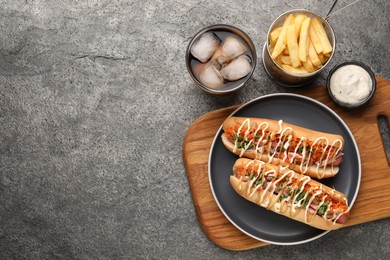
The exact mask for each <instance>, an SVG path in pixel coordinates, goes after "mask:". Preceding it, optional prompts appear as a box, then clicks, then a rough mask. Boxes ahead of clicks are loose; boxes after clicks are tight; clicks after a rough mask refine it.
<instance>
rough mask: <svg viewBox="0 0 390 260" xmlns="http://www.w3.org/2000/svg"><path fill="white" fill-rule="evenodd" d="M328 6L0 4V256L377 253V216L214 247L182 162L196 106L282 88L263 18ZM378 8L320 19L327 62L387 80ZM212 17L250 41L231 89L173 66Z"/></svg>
mask: <svg viewBox="0 0 390 260" xmlns="http://www.w3.org/2000/svg"><path fill="white" fill-rule="evenodd" d="M350 2H351V1H346V0H345V1H339V3H338V4H337V6H336V8H335V10H337V9H339V8H341V7H342V6H345V5H347V4H348V3H350ZM330 5H331V3H330V1H325V0H322V1H309V0H304V1H230V0H226V1H199V0H198V1H192V0H190V1H179V0H169V1H149V0H142V1H139V0H134V1H115V0H109V1H98V0H90V1H69V0H68V1H58V0H57V1H43V0H37V1H31V0H26V1H11V0H8V1H7V0H6V1H4V0H3V1H0V6H1V8H0V32H1V37H0V258H1V259H161V258H162V259H233V258H235V259H236V258H237V259H248V258H263V259H294V258H299V259H313V258H317V257H318V258H325V259H333V258H336V257H337V258H338V257H342V258H350V259H366V258H367V257H368V256H371V257H372V259H385V258H386V256H388V255H389V254H390V219H384V220H379V221H374V222H370V223H367V224H362V225H358V226H354V227H350V228H345V229H342V230H339V231H335V232H331V233H329V234H328V235H326V236H324V237H322V238H320V239H318V240H317V241H314V242H311V243H308V244H304V245H299V246H288V247H282V246H267V247H263V248H259V249H254V250H249V251H243V252H232V251H227V250H224V249H221V248H219V247H218V246H216V245H215V244H213V243H212V242H211V241H210V240H209V239H208V238H207V237H206V236H205V235H204V233H203V232H202V230H201V229H200V227H199V225H198V220H197V217H196V214H195V210H194V207H193V204H192V199H191V193H190V190H189V186H188V181H187V177H186V173H185V169H184V166H183V162H182V142H183V138H184V135H185V133H186V131H187V129H188V126H189V125H190V124H191V123H192V122H193V121H194V120H195V119H196V118H198V117H199V116H200V115H202V114H204V113H206V112H208V111H211V110H214V109H217V108H221V107H226V106H229V105H233V104H238V103H241V102H246V101H249V100H250V99H252V98H255V97H258V96H261V95H264V94H267V93H275V92H285V91H286V89H285V88H283V87H280V86H277V85H275V84H274V83H272V81H271V80H270V79H269V78H268V77H267V76H266V74H265V72H264V69H263V67H262V65H261V56H260V50H261V48H262V46H263V43H264V41H265V37H266V33H267V30H268V27H269V25H270V24H271V23H272V21H273V20H274V19H275V18H276V17H277V16H278V15H279V14H281V13H282V12H285V11H288V10H290V9H294V8H306V9H310V10H313V11H316V12H318V13H320V14H322V15H325V14H326V12H327V10H328V9H329V8H330ZM389 17H390V2H389V1H386V0H372V1H360V2H358V3H357V4H355V5H353V6H351V7H349V8H348V9H345V10H344V11H342V12H341V13H340V14H338V15H336V16H334V17H333V18H331V20H330V23H331V24H332V26H333V27H334V30H335V33H336V38H337V48H336V54H335V58H334V60H333V61H332V62H331V66H333V65H335V64H337V63H340V62H343V61H347V60H360V61H363V62H364V63H366V64H367V65H369V66H370V67H371V68H372V69H373V71H374V72H375V73H376V74H377V75H378V76H382V77H384V78H388V79H390V65H389V60H390V55H389V49H390V24H389ZM215 23H227V24H231V25H235V26H237V27H239V28H241V29H243V30H244V31H245V32H247V33H248V34H249V35H250V36H251V37H252V39H253V41H254V43H255V45H256V47H257V50H258V66H257V68H256V70H255V72H254V75H253V77H252V79H251V80H250V81H249V82H248V84H247V85H246V87H245V90H243V91H240V92H238V93H237V94H236V95H233V96H227V97H213V96H209V95H207V94H205V93H203V92H202V91H201V90H199V89H197V88H196V87H195V85H194V83H193V82H192V80H191V78H190V76H189V75H188V73H187V71H186V67H185V63H184V54H185V49H186V47H187V44H188V43H189V40H190V39H191V37H192V36H193V35H194V34H195V33H196V32H197V31H199V30H200V29H202V28H203V27H206V26H208V25H211V24H215ZM329 69H330V67H329V68H327V70H325V71H324V73H323V74H322V75H323V77H322V78H319V79H318V80H317V81H316V82H315V83H314V85H319V84H323V83H324V77H325V76H326V75H327V73H328V72H329Z"/></svg>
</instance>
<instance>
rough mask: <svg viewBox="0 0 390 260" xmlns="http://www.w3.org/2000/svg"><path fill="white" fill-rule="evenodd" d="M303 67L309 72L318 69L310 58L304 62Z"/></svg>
mask: <svg viewBox="0 0 390 260" xmlns="http://www.w3.org/2000/svg"><path fill="white" fill-rule="evenodd" d="M302 64H303V67H304V68H305V69H306V70H307V71H308V72H313V71H315V70H316V69H315V68H314V66H313V64H312V63H311V61H310V59H307V61H306V62H303V63H302Z"/></svg>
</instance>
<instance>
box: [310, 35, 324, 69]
mask: <svg viewBox="0 0 390 260" xmlns="http://www.w3.org/2000/svg"><path fill="white" fill-rule="evenodd" d="M309 58H310V61H311V63H313V65H314V66H316V67H319V66H320V65H322V63H321V60H320V58H319V57H318V54H317V52H316V50H315V49H314V45H313V43H312V42H311V41H309Z"/></svg>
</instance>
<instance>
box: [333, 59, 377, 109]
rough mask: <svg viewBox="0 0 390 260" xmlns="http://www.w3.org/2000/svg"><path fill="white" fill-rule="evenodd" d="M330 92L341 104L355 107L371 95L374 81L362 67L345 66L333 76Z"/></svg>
mask: <svg viewBox="0 0 390 260" xmlns="http://www.w3.org/2000/svg"><path fill="white" fill-rule="evenodd" d="M330 90H331V92H332V94H333V96H334V97H335V98H336V99H337V100H339V101H340V102H341V103H345V104H351V105H354V104H358V103H361V102H362V101H364V100H365V99H367V97H368V96H369V95H370V93H371V91H372V80H371V77H370V75H369V74H368V72H367V71H366V70H365V69H363V68H362V67H360V66H357V65H352V64H351V65H345V66H342V67H340V68H339V69H337V70H336V71H335V72H334V73H333V74H332V76H331V78H330Z"/></svg>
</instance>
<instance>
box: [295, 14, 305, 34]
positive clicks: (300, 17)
mask: <svg viewBox="0 0 390 260" xmlns="http://www.w3.org/2000/svg"><path fill="white" fill-rule="evenodd" d="M305 18H307V16H306V15H304V14H298V15H297V16H296V17H295V19H294V24H295V29H296V30H297V34H298V35H299V33H300V30H301V25H302V22H303V20H305Z"/></svg>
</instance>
